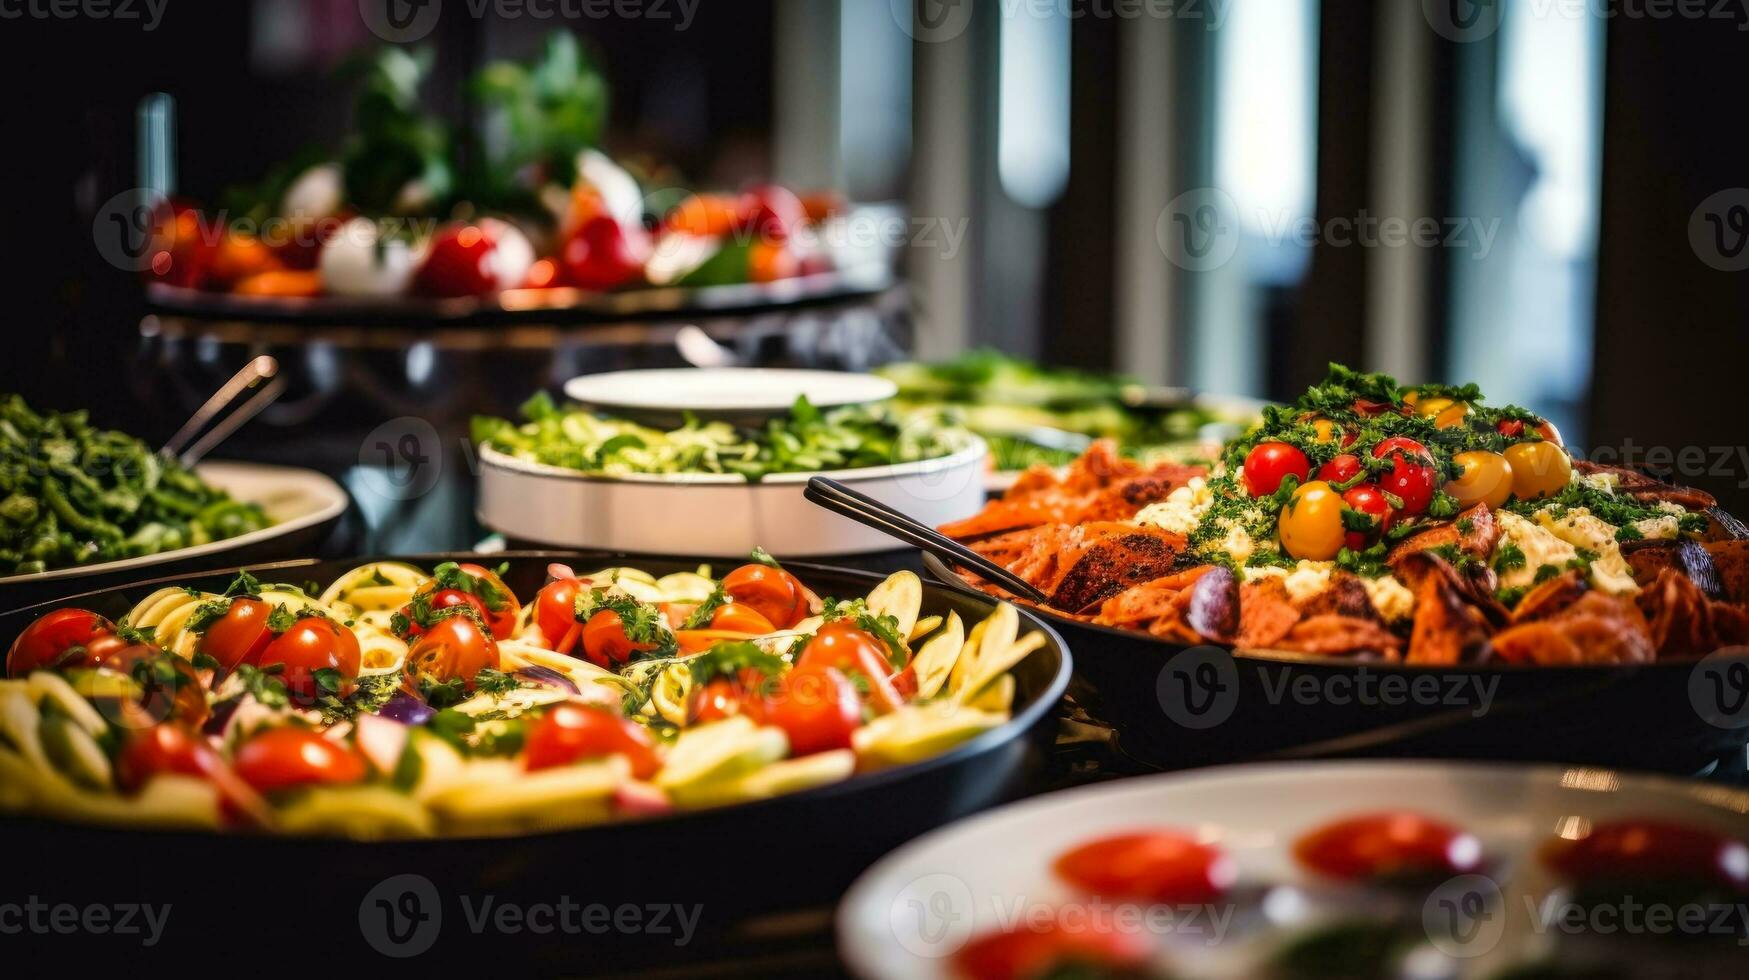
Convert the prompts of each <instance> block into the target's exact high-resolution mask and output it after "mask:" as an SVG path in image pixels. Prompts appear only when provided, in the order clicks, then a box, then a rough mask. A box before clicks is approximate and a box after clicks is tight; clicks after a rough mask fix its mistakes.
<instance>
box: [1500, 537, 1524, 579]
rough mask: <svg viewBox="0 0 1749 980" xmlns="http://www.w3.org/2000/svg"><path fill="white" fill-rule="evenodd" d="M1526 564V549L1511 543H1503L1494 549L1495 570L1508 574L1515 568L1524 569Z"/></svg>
mask: <svg viewBox="0 0 1749 980" xmlns="http://www.w3.org/2000/svg"><path fill="white" fill-rule="evenodd" d="M1524 562H1525V557H1524V549H1523V548H1520V547H1519V546H1518V545H1516V544H1514V543H1512V542H1511V541H1502V542H1500V545H1499V546H1498V547H1496V548H1495V549H1494V570H1495V571H1497V572H1508V571H1511V570H1512V569H1514V568H1523V567H1524Z"/></svg>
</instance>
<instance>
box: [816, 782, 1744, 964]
mask: <svg viewBox="0 0 1749 980" xmlns="http://www.w3.org/2000/svg"><path fill="white" fill-rule="evenodd" d="M1388 809H1410V810H1415V811H1418V812H1421V813H1424V814H1427V815H1429V816H1433V817H1437V818H1439V819H1441V820H1444V821H1446V822H1447V823H1450V824H1452V825H1454V826H1457V827H1459V828H1461V829H1463V830H1467V831H1469V832H1470V833H1472V834H1474V835H1476V836H1477V837H1479V838H1480V839H1481V841H1482V844H1483V847H1484V853H1486V854H1487V855H1489V856H1490V858H1491V859H1492V860H1494V861H1496V862H1498V863H1497V865H1496V867H1495V868H1494V869H1493V870H1490V872H1489V874H1490V879H1489V880H1490V881H1493V882H1497V884H1498V888H1499V890H1500V893H1499V894H1498V896H1497V897H1498V899H1499V900H1500V901H1501V902H1502V904H1501V905H1499V906H1497V908H1498V909H1500V910H1502V911H1503V913H1504V914H1501V915H1499V916H1496V917H1493V918H1490V919H1489V920H1488V921H1487V922H1486V923H1484V925H1486V926H1487V927H1488V928H1489V929H1492V930H1494V931H1493V932H1492V933H1489V932H1487V931H1486V930H1484V931H1483V932H1481V933H1478V934H1477V935H1474V936H1472V937H1469V938H1468V945H1464V946H1460V947H1453V948H1454V949H1456V950H1457V951H1458V952H1461V953H1466V954H1469V955H1467V956H1464V957H1460V958H1443V959H1444V962H1446V963H1447V964H1448V965H1449V964H1455V970H1454V971H1452V972H1448V973H1444V974H1440V973H1437V972H1436V973H1434V974H1430V975H1445V976H1461V977H1469V976H1492V975H1494V974H1496V973H1498V972H1499V971H1500V970H1502V969H1503V968H1505V967H1506V966H1508V965H1511V964H1517V963H1522V962H1525V961H1526V960H1527V959H1534V958H1537V957H1539V956H1543V955H1547V954H1548V953H1549V952H1550V948H1549V944H1550V943H1551V942H1553V941H1554V939H1555V937H1554V936H1553V935H1552V934H1551V933H1550V932H1549V931H1548V930H1547V929H1546V927H1545V930H1544V931H1542V932H1539V931H1538V929H1537V928H1536V921H1537V917H1536V915H1535V914H1534V913H1533V912H1532V911H1530V909H1532V908H1534V907H1537V906H1538V904H1539V902H1540V901H1542V900H1543V899H1545V898H1546V896H1547V895H1548V894H1549V893H1550V892H1551V891H1553V890H1554V889H1555V887H1556V885H1557V883H1556V882H1555V881H1554V880H1553V879H1552V878H1550V877H1549V876H1548V874H1547V872H1546V871H1544V870H1542V869H1541V867H1540V865H1538V864H1537V862H1536V861H1534V860H1533V859H1532V858H1531V855H1532V854H1533V853H1534V852H1535V850H1536V849H1537V848H1538V847H1539V846H1541V845H1542V844H1543V843H1544V842H1546V841H1548V840H1549V839H1551V838H1552V837H1553V836H1554V835H1556V834H1559V833H1562V832H1563V831H1565V832H1568V833H1572V832H1573V828H1575V827H1579V826H1583V825H1584V822H1585V821H1592V822H1595V821H1598V820H1602V819H1615V818H1635V817H1642V818H1643V817H1661V818H1668V819H1671V820H1675V821H1679V822H1683V823H1688V824H1692V825H1697V826H1702V827H1709V828H1712V829H1714V830H1716V831H1720V832H1723V833H1727V834H1730V835H1734V836H1736V837H1738V838H1739V839H1744V838H1749V817H1746V816H1745V815H1746V814H1749V793H1745V792H1743V791H1739V790H1733V789H1729V788H1725V787H1722V786H1715V785H1707V784H1701V783H1694V782H1685V781H1678V780H1671V779H1663V778H1655V777H1642V776H1629V775H1622V774H1618V773H1616V772H1613V771H1610V770H1602V769H1567V768H1560V767H1552V766H1498V765H1472V764H1461V763H1438V762H1419V761H1417V762H1327V763H1293V764H1285V765H1259V766H1236V767H1228V768H1221V769H1211V770H1206V771H1202V772H1197V773H1191V774H1183V775H1161V776H1147V777H1141V778H1136V779H1126V780H1122V781H1119V782H1115V783H1107V784H1103V785H1099V786H1092V787H1087V788H1084V789H1078V790H1071V791H1067V792H1061V793H1052V794H1049V795H1047V796H1044V797H1040V798H1038V799H1034V800H1029V801H1025V802H1022V803H1017V804H1013V805H1010V806H1007V807H1003V808H1001V809H998V810H995V811H992V812H990V813H988V814H985V815H983V816H979V817H974V818H970V819H967V820H963V821H960V822H959V823H956V824H952V825H950V826H948V827H945V828H943V829H941V830H938V831H936V832H934V833H932V834H929V835H927V836H924V837H921V838H919V839H917V840H915V841H913V842H912V843H910V844H907V845H906V846H904V847H902V848H900V849H899V850H897V851H894V852H893V853H892V854H890V855H888V856H887V857H886V858H884V859H882V860H881V861H880V862H879V863H878V864H876V865H875V866H874V867H873V868H871V869H870V870H869V871H868V872H867V873H865V874H864V875H863V876H862V878H860V879H858V881H857V882H856V884H855V885H853V886H852V887H851V889H850V891H849V892H847V893H846V894H845V897H844V901H843V903H842V904H841V905H840V907H839V911H838V938H839V948H840V952H841V953H842V954H843V956H844V959H845V960H846V962H847V963H848V964H849V966H850V968H851V969H852V970H853V971H854V972H855V973H857V974H859V975H861V976H864V977H878V978H888V977H891V978H901V977H902V978H907V980H909V978H927V977H949V976H953V975H954V974H953V973H952V969H951V962H952V961H951V959H950V957H951V955H952V954H953V953H954V952H956V951H958V950H959V949H960V948H962V947H963V946H964V945H965V943H966V942H967V941H968V939H969V938H970V937H972V936H976V935H983V934H985V933H987V932H990V931H996V930H998V929H1000V928H1001V927H1002V926H1003V924H1004V923H1013V922H1016V921H1024V920H1020V919H1018V918H1017V916H1020V915H1026V914H1029V912H1030V910H1032V909H1047V910H1052V909H1062V908H1064V907H1065V906H1072V905H1074V903H1077V902H1081V903H1085V904H1086V907H1087V908H1088V909H1094V910H1096V909H1097V906H1096V905H1093V904H1091V903H1088V901H1087V900H1086V899H1085V898H1082V897H1079V896H1077V895H1076V894H1075V893H1074V892H1072V891H1071V890H1070V889H1069V888H1068V887H1067V886H1065V885H1064V884H1063V883H1062V882H1061V881H1060V880H1058V879H1057V878H1056V877H1055V876H1054V875H1053V873H1052V872H1051V863H1052V861H1053V860H1054V859H1055V858H1056V857H1057V856H1058V855H1060V854H1061V853H1063V852H1064V851H1066V850H1068V849H1069V848H1071V847H1074V846H1075V845H1077V844H1080V843H1083V842H1085V841H1087V840H1089V839H1091V838H1094V837H1098V836H1102V835H1105V834H1111V833H1117V832H1121V831H1125V830H1135V829H1142V828H1150V827H1172V828H1177V829H1180V830H1188V831H1192V832H1194V833H1196V834H1197V835H1198V836H1199V837H1200V838H1202V839H1203V840H1205V841H1207V842H1210V843H1217V844H1219V845H1220V846H1221V847H1222V848H1224V849H1225V850H1226V851H1227V853H1228V854H1230V855H1231V856H1232V857H1233V858H1234V859H1236V861H1237V863H1238V866H1239V884H1238V886H1236V890H1237V889H1242V888H1244V887H1245V886H1247V885H1259V886H1275V885H1284V886H1288V887H1286V888H1283V889H1278V890H1277V894H1280V895H1285V896H1286V897H1285V898H1282V899H1278V901H1279V902H1280V903H1281V904H1279V905H1275V906H1271V905H1270V903H1269V902H1263V903H1261V905H1262V906H1264V907H1266V908H1268V909H1269V910H1270V913H1269V918H1271V919H1274V920H1275V921H1277V922H1280V921H1289V922H1291V921H1294V919H1293V916H1294V914H1295V912H1296V909H1295V907H1294V902H1293V901H1292V899H1293V898H1294V897H1295V896H1296V895H1300V896H1308V895H1310V896H1316V895H1318V894H1319V893H1318V892H1317V891H1316V889H1317V888H1319V883H1317V882H1316V881H1314V880H1312V879H1311V876H1309V875H1307V874H1306V873H1305V872H1304V871H1302V870H1301V869H1300V868H1299V867H1298V866H1297V865H1296V864H1295V862H1294V861H1293V860H1292V859H1291V856H1290V848H1291V846H1292V844H1293V842H1294V841H1295V840H1296V839H1297V838H1298V837H1299V836H1301V835H1302V834H1305V833H1307V832H1309V831H1312V830H1314V829H1317V828H1318V827H1321V826H1323V825H1325V824H1327V823H1328V822H1330V821H1333V820H1336V819H1340V818H1342V817H1346V816H1353V815H1357V814H1362V813H1367V812H1369V811H1371V812H1377V811H1381V810H1388ZM1464 877H1465V878H1468V877H1474V876H1464ZM1453 882H1454V883H1458V884H1453V885H1451V886H1450V887H1447V886H1441V888H1440V889H1436V890H1434V892H1433V895H1431V896H1429V897H1428V899H1427V900H1426V902H1425V903H1422V902H1415V903H1413V904H1414V905H1415V906H1423V905H1424V906H1425V908H1427V909H1432V910H1433V911H1434V913H1437V912H1438V911H1439V910H1440V907H1439V906H1438V904H1437V902H1438V897H1439V896H1441V895H1443V894H1444V893H1445V892H1448V891H1449V892H1451V893H1452V896H1453V897H1461V896H1460V893H1461V892H1462V891H1463V890H1465V889H1467V888H1470V887H1471V885H1472V883H1471V882H1468V881H1465V880H1464V878H1458V879H1453ZM1448 884H1450V883H1448ZM1324 887H1326V888H1327V887H1328V886H1324ZM1527 899H1528V900H1529V904H1527V902H1526V900H1527ZM1312 905H1313V908H1314V909H1315V907H1316V903H1315V902H1314V903H1312ZM1745 907H1746V908H1749V906H1745ZM1297 911H1298V912H1299V913H1300V914H1301V915H1302V918H1301V919H1300V920H1298V921H1300V922H1302V923H1304V922H1310V921H1315V919H1308V918H1305V917H1304V916H1308V915H1309V916H1314V917H1315V916H1316V915H1317V914H1318V913H1317V912H1316V911H1313V910H1312V909H1308V908H1306V906H1305V904H1304V903H1302V905H1301V907H1300V908H1299V909H1298V910H1297ZM1264 914H1265V913H1262V912H1257V913H1254V915H1253V920H1254V921H1253V922H1252V924H1251V928H1249V929H1247V928H1245V927H1244V926H1243V923H1244V922H1245V914H1244V912H1243V911H1240V912H1238V913H1235V914H1233V915H1232V917H1231V918H1229V920H1228V921H1229V923H1234V922H1237V923H1241V925H1240V926H1232V927H1231V928H1230V931H1228V932H1226V933H1225V934H1224V935H1223V936H1222V937H1221V938H1220V939H1219V941H1214V940H1215V937H1216V932H1217V929H1216V926H1215V925H1214V921H1215V920H1214V918H1213V917H1212V915H1209V916H1205V917H1204V918H1203V920H1202V921H1203V926H1201V927H1200V932H1199V931H1198V928H1199V927H1198V926H1197V925H1196V923H1193V922H1192V921H1190V919H1189V918H1185V917H1181V918H1180V919H1179V920H1178V921H1179V925H1178V926H1177V927H1176V930H1175V931H1174V932H1173V934H1171V935H1168V936H1165V937H1164V939H1163V943H1162V945H1163V947H1164V950H1165V952H1164V953H1163V960H1162V963H1161V966H1163V967H1164V966H1166V965H1167V962H1166V961H1167V960H1169V961H1170V966H1171V967H1172V969H1173V970H1174V975H1176V976H1186V977H1196V976H1209V977H1213V976H1222V977H1226V976H1237V977H1243V976H1251V975H1257V973H1258V971H1259V970H1260V969H1261V967H1262V962H1261V960H1262V959H1264V958H1266V957H1267V955H1268V953H1269V952H1270V951H1273V950H1276V949H1279V944H1280V942H1281V941H1282V940H1283V939H1285V938H1286V937H1287V936H1290V935H1292V929H1291V927H1290V928H1285V929H1283V928H1267V927H1264V924H1263V923H1259V922H1257V921H1255V919H1256V918H1257V917H1259V916H1262V915H1264ZM1065 921H1066V920H1065ZM1435 922H1436V923H1437V920H1435ZM1428 931H1429V933H1430V936H1431V934H1432V933H1433V932H1434V931H1435V929H1434V927H1433V926H1429V927H1428ZM1642 938H1650V939H1651V940H1652V942H1653V950H1654V952H1655V953H1657V954H1658V955H1668V950H1667V949H1664V948H1663V945H1662V944H1659V943H1658V942H1657V939H1658V937H1642ZM1441 941H1443V942H1446V943H1450V942H1451V941H1452V940H1451V938H1450V937H1449V936H1441V937H1439V939H1436V940H1433V943H1432V944H1433V945H1434V946H1437V945H1438V943H1439V942H1441ZM1723 946H1724V947H1725V949H1726V950H1728V951H1729V953H1741V952H1742V950H1741V949H1740V948H1738V947H1736V946H1735V945H1734V944H1733V943H1732V942H1731V941H1729V940H1727V941H1726V942H1724V943H1723ZM1679 948H1680V947H1679ZM1436 952H1437V950H1436ZM1729 953H1727V954H1726V955H1729ZM1740 965H1741V964H1739V966H1740ZM1672 975H1676V974H1672ZM1685 975H1690V976H1709V975H1713V974H1710V973H1707V972H1704V971H1703V972H1701V973H1688V974H1685ZM1737 975H1741V974H1740V973H1739V974H1737Z"/></svg>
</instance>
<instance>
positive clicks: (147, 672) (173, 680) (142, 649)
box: [100, 643, 212, 728]
mask: <svg viewBox="0 0 1749 980" xmlns="http://www.w3.org/2000/svg"><path fill="white" fill-rule="evenodd" d="M143 661H150V666H149V667H142V666H140V664H141V663H142V662H143ZM100 666H102V667H103V669H105V670H113V671H115V672H116V673H118V674H126V675H128V676H129V677H132V678H133V679H134V682H135V683H136V684H138V685H139V687H140V691H139V695H138V697H139V704H140V707H142V708H144V709H146V714H147V715H148V716H149V717H150V718H152V719H153V720H154V721H164V720H167V719H168V720H171V721H180V722H182V723H184V724H186V725H190V726H192V727H194V728H199V727H200V726H201V725H202V724H204V723H205V722H206V720H207V717H208V716H209V715H210V714H212V708H211V706H210V705H208V704H207V700H206V687H205V686H204V685H202V684H201V682H200V675H199V674H198V673H196V672H195V669H194V665H193V664H191V663H189V662H188V661H186V660H184V659H182V658H181V657H178V656H177V655H175V654H173V653H166V652H165V651H163V650H160V649H158V648H157V647H154V646H148V645H147V644H144V643H135V644H132V645H130V646H125V647H123V648H122V649H120V650H117V651H115V652H114V653H111V654H110V655H109V656H107V657H104V658H103V663H102V664H101V665H100Z"/></svg>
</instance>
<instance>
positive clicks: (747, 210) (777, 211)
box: [736, 184, 808, 243]
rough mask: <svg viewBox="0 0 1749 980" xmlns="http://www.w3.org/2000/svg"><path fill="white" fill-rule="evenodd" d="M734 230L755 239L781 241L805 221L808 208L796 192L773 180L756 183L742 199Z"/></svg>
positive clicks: (762, 241) (756, 240) (784, 240)
mask: <svg viewBox="0 0 1749 980" xmlns="http://www.w3.org/2000/svg"><path fill="white" fill-rule="evenodd" d="M742 207H743V211H742V215H741V220H740V221H739V222H738V223H737V226H736V233H737V234H746V235H750V236H752V237H753V241H754V242H756V243H782V242H786V241H788V240H789V237H790V235H792V234H794V233H795V230H796V229H798V228H800V227H801V226H802V225H804V224H806V223H807V220H808V212H807V209H806V208H804V207H803V206H802V201H801V199H800V198H798V197H796V195H795V192H794V191H791V190H790V189H788V188H786V187H778V186H777V185H775V184H771V185H767V186H765V187H759V188H756V189H754V190H753V191H752V192H751V193H749V194H748V195H747V196H746V198H745V199H744V202H743V205H742Z"/></svg>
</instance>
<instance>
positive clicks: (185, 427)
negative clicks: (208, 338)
mask: <svg viewBox="0 0 1749 980" xmlns="http://www.w3.org/2000/svg"><path fill="white" fill-rule="evenodd" d="M263 381H266V382H267V384H266V385H265V386H263V387H262V388H261V390H260V391H257V392H256V393H255V394H254V396H253V397H251V398H250V399H249V400H248V401H246V402H244V403H243V404H242V405H239V406H237V408H236V410H235V411H233V412H231V414H230V415H227V416H225V417H224V418H223V419H221V420H220V421H219V423H218V424H217V425H214V426H213V427H212V429H211V430H210V431H208V432H207V434H206V435H204V436H201V437H200V439H199V440H197V441H195V442H194V444H193V445H189V444H188V443H189V442H190V440H194V438H195V436H197V435H199V434H200V431H201V430H202V429H205V428H206V427H207V426H208V425H209V424H211V423H212V421H213V419H214V418H216V417H217V416H218V415H219V413H220V412H222V411H224V410H225V409H226V408H229V407H230V406H231V405H232V404H234V403H235V402H236V400H237V396H239V395H241V394H242V393H243V392H244V391H246V390H248V389H250V388H253V387H255V386H257V385H259V384H261V382H263ZM284 391H285V379H284V378H282V377H279V362H278V361H277V360H274V359H273V358H272V357H270V356H268V355H266V354H262V355H261V356H259V357H256V358H253V359H251V360H250V361H249V363H248V364H245V365H243V369H242V370H240V371H238V372H237V373H236V374H233V375H231V380H229V381H227V382H225V383H224V384H223V385H221V386H220V387H219V390H218V391H215V392H213V394H212V397H211V398H208V399H207V400H206V402H205V403H204V404H202V405H201V406H200V407H199V408H197V409H195V411H194V414H193V415H190V416H189V417H188V421H187V422H184V423H182V428H180V429H177V430H176V434H175V435H173V436H171V437H170V441H169V442H166V443H165V444H164V447H163V448H162V449H160V450H158V455H160V456H163V457H165V458H166V459H174V460H176V461H177V462H179V463H181V464H182V465H183V466H193V465H194V464H195V463H197V462H199V461H200V460H201V459H203V458H205V456H206V454H207V453H210V452H212V451H213V449H214V448H216V447H217V446H218V444H219V443H221V442H224V441H225V440H226V439H228V438H230V436H231V433H233V432H236V431H237V430H238V429H240V428H242V427H243V423H245V422H247V421H249V420H250V419H252V418H254V417H255V416H256V415H258V414H260V413H261V410H262V409H264V408H266V407H267V406H269V405H271V404H273V401H274V399H276V398H278V397H279V396H280V395H281V394H282V393H284Z"/></svg>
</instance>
